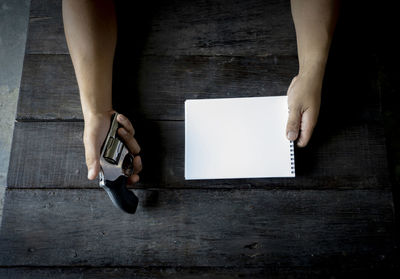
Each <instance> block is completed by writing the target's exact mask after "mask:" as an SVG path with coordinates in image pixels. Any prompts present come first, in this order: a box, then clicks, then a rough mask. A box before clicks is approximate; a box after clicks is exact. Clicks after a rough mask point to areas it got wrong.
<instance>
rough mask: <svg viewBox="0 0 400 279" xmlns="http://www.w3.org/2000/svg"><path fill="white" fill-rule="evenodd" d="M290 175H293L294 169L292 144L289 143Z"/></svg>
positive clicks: (291, 142)
mask: <svg viewBox="0 0 400 279" xmlns="http://www.w3.org/2000/svg"><path fill="white" fill-rule="evenodd" d="M290 173H291V174H295V168H294V142H293V141H290Z"/></svg>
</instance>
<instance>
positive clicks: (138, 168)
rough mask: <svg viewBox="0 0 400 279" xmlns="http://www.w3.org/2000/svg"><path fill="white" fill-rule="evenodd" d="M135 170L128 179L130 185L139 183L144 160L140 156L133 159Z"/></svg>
mask: <svg viewBox="0 0 400 279" xmlns="http://www.w3.org/2000/svg"><path fill="white" fill-rule="evenodd" d="M133 170H134V172H133V174H132V175H131V176H130V177H129V178H128V184H129V185H132V184H135V183H137V182H139V175H138V173H140V172H141V171H142V159H141V158H140V156H135V157H134V158H133Z"/></svg>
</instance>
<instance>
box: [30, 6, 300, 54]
mask: <svg viewBox="0 0 400 279" xmlns="http://www.w3.org/2000/svg"><path fill="white" fill-rule="evenodd" d="M117 8H118V19H119V22H118V25H119V29H120V30H119V43H121V44H126V45H127V46H129V48H130V49H131V50H132V41H131V39H132V37H135V44H136V46H134V48H136V49H137V50H140V49H145V51H144V53H145V54H159V55H160V54H162V55H235V56H240V55H261V56H267V55H294V54H295V53H296V38H295V31H294V26H293V22H292V18H291V13H290V5H289V3H288V2H287V1H284V0H279V1H276V0H275V1H262V0H250V1H234V0H216V1H205V0H191V1H187V0H186V1H183V0H181V1H142V2H140V3H132V2H131V1H117ZM26 51H27V53H39V54H44V53H52V54H56V53H57V54H61V53H63V54H66V53H68V48H67V45H66V41H65V37H64V30H63V23H62V14H61V0H57V1H53V0H32V4H31V17H30V26H29V35H28V41H27V50H26Z"/></svg>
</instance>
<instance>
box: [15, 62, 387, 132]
mask: <svg viewBox="0 0 400 279" xmlns="http://www.w3.org/2000/svg"><path fill="white" fill-rule="evenodd" d="M330 61H331V62H330V64H329V65H328V69H327V76H326V79H325V83H324V89H323V92H322V105H321V113H320V119H324V121H329V123H330V125H334V126H337V125H342V124H343V123H344V124H346V123H348V122H361V123H367V122H371V121H373V122H376V121H377V120H379V119H380V96H379V91H378V87H377V83H376V79H375V76H374V75H375V74H374V73H373V71H371V70H370V68H371V67H370V66H368V65H369V63H370V62H371V61H370V60H369V59H365V61H363V59H361V58H360V57H359V58H358V59H357V60H354V61H353V62H352V64H350V65H355V64H357V65H358V66H357V67H355V68H348V69H347V70H346V69H342V65H341V62H340V61H339V62H338V61H336V60H335V59H332V60H330ZM358 62H360V63H359V64H358ZM296 71H297V62H296V60H295V58H294V57H227V56H223V57H222V56H176V57H172V56H143V57H141V58H140V59H138V60H134V61H131V60H129V59H126V60H124V59H123V58H122V57H120V58H119V59H117V61H116V66H115V73H114V81H113V83H114V84H113V86H114V92H113V98H114V107H115V109H117V110H118V111H120V112H122V113H125V114H128V115H132V117H133V118H147V119H154V120H184V101H185V100H186V99H201V98H231V97H253V96H277V95H285V94H286V91H287V88H288V86H289V84H290V81H291V79H292V77H293V76H295V75H296ZM353 72H354V73H353ZM17 119H18V120H22V121H24V120H60V119H61V120H81V119H82V112H81V107H80V102H79V90H78V86H77V83H76V78H75V76H74V72H73V67H72V63H71V59H70V58H69V56H67V55H26V57H25V62H24V69H23V75H22V82H21V92H20V97H19V102H18V112H17Z"/></svg>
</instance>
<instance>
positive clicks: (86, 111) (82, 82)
mask: <svg viewBox="0 0 400 279" xmlns="http://www.w3.org/2000/svg"><path fill="white" fill-rule="evenodd" d="M62 10H63V21H64V30H65V37H66V39H67V44H68V49H69V53H70V55H71V59H72V63H73V65H74V69H75V75H76V79H77V81H78V86H79V92H80V99H81V105H82V111H83V117H84V121H85V130H84V136H83V141H84V145H85V157H86V165H87V167H88V178H89V179H95V178H96V176H97V175H98V173H99V171H100V149H101V145H102V144H103V141H104V139H105V137H106V135H107V132H108V129H109V126H110V118H111V114H112V113H113V109H112V70H113V62H114V52H115V47H116V41H117V23H116V14H115V7H114V2H113V1H112V0H63V3H62ZM118 121H119V122H120V123H121V125H122V126H123V127H124V128H120V129H119V130H118V133H119V135H120V136H121V137H122V138H123V139H124V141H125V144H126V145H127V146H128V149H130V152H131V153H133V154H137V153H139V151H140V147H139V145H138V143H137V142H136V140H135V139H134V137H133V135H134V129H133V127H132V125H131V123H130V121H129V120H128V119H127V118H126V117H123V116H120V117H119V118H118ZM141 167H142V166H141V162H140V156H136V157H135V160H134V169H135V174H134V175H133V176H131V177H130V183H135V182H137V181H138V180H139V176H138V175H137V173H138V172H139V171H140V170H141Z"/></svg>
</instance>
